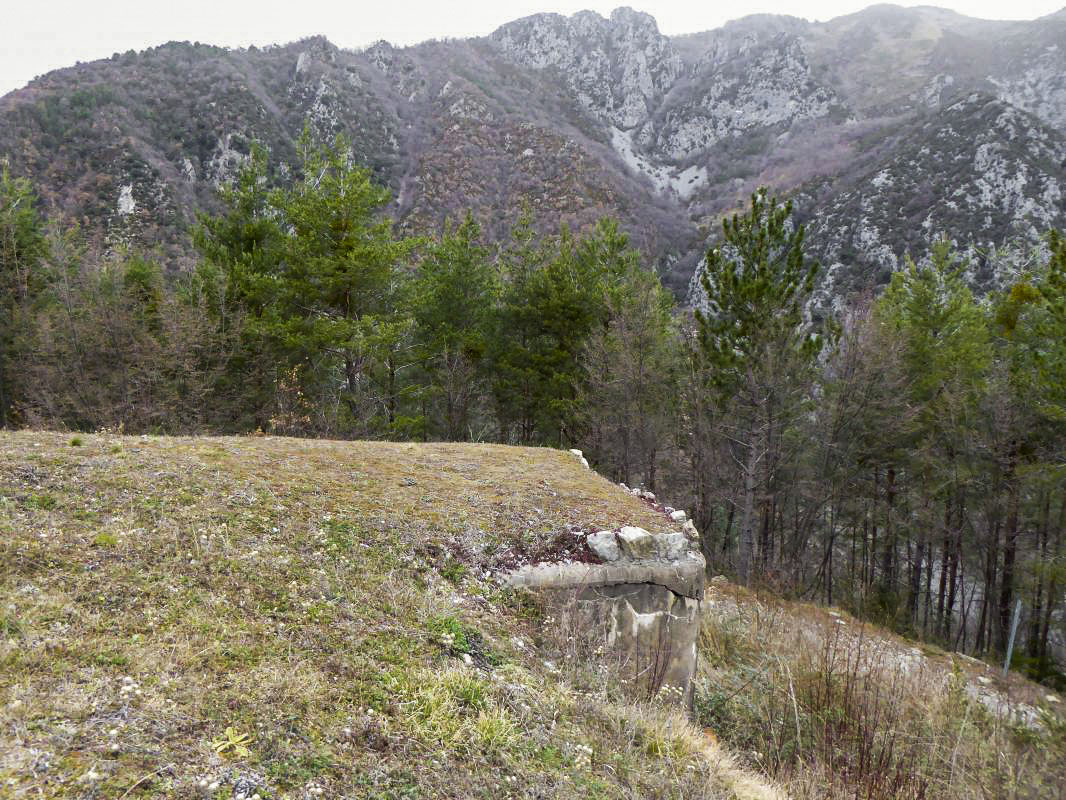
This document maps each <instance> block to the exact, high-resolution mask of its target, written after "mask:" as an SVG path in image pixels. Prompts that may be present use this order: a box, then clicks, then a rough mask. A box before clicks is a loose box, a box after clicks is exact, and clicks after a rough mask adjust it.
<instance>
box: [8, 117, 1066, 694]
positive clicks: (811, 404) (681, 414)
mask: <svg viewBox="0 0 1066 800" xmlns="http://www.w3.org/2000/svg"><path fill="white" fill-rule="evenodd" d="M300 153H301V163H300V165H299V168H298V169H296V170H295V171H294V172H295V177H294V178H290V179H288V180H286V181H276V180H275V177H276V170H275V168H274V167H273V166H272V165H271V164H270V162H269V159H268V157H267V155H266V154H265V153H264V151H262V150H261V149H258V148H254V149H253V151H252V154H251V157H250V159H249V160H248V162H247V163H246V165H245V166H244V168H243V169H242V170H241V171H240V173H239V174H238V175H237V176H236V177H235V179H234V181H233V182H232V183H231V184H230V185H228V186H226V187H225V188H223V189H222V190H221V208H222V210H221V211H220V212H219V213H217V214H210V215H207V214H205V215H201V216H200V218H199V221H198V224H197V226H196V228H195V231H194V235H193V241H194V243H195V246H196V249H197V252H198V255H199V259H198V266H197V267H196V268H195V269H194V270H191V271H188V272H183V273H179V274H172V273H169V272H168V271H166V270H165V269H164V267H163V265H161V264H160V263H158V260H156V259H154V258H153V257H152V255H151V254H150V253H142V252H136V251H133V250H122V251H118V252H98V251H96V250H94V249H93V248H92V247H91V246H90V245H89V244H87V242H86V240H85V238H84V237H83V236H82V235H81V234H80V232H79V231H78V230H77V228H76V227H74V226H70V225H64V224H63V223H62V222H61V221H58V220H49V219H45V218H44V217H43V216H42V214H41V211H40V208H39V205H38V203H37V202H36V198H35V196H34V193H33V189H32V186H31V185H30V183H29V182H28V181H26V180H25V179H21V178H15V177H12V176H11V175H10V174H9V173H8V170H7V169H6V168H5V169H4V170H3V173H2V176H0V306H2V307H0V314H2V316H0V426H3V427H17V426H30V427H37V426H39V427H59V428H65V429H72V430H101V429H107V430H115V431H125V432H159V433H249V432H256V431H262V432H267V433H272V434H280V435H294V436H321V437H332V438H384V439H403V440H457V441H497V442H505V443H511V444H530V445H547V446H556V447H558V446H577V447H581V448H582V449H583V450H584V451H585V452H586V454H587V455H588V457H589V459H590V461H592V463H593V465H594V466H595V467H596V469H598V470H599V471H600V472H601V473H603V474H605V475H607V476H609V477H611V478H613V479H614V480H617V481H622V482H625V483H627V484H629V485H631V486H638V485H639V486H642V487H645V488H647V489H649V490H651V491H655V492H658V493H659V494H660V495H662V497H663V498H664V499H666V500H667V501H669V502H671V503H672V504H673V505H676V506H683V507H686V508H690V509H691V510H692V512H693V515H694V517H695V519H696V522H697V525H698V527H699V528H700V530H701V531H702V532H703V536H702V546H703V549H704V552H705V555H706V556H707V559H708V563H709V565H710V568H711V569H713V570H715V571H724V572H730V573H731V574H735V575H737V576H738V577H739V578H740V579H742V580H744V581H747V582H751V583H757V584H764V585H765V584H769V585H772V586H773V587H774V588H776V589H777V590H778V591H781V592H784V593H787V594H791V595H797V596H804V597H816V598H820V599H822V600H824V601H825V602H828V603H830V604H837V605H841V606H844V607H847V608H849V609H851V610H853V611H854V612H855V613H857V614H859V615H861V616H864V617H868V618H874V619H877V620H878V621H880V622H883V623H885V624H888V625H890V626H892V627H894V628H895V629H897V630H900V631H903V632H907V633H910V634H912V635H917V636H922V637H925V638H928V639H931V640H935V641H938V642H940V643H941V644H943V645H945V646H947V647H950V648H953V649H958V650H963V651H966V652H971V653H975V654H977V655H980V656H990V657H991V656H999V655H1000V654H1002V652H1003V651H1004V649H1005V646H1006V639H1007V636H1008V634H1009V627H1010V614H1011V611H1012V609H1013V606H1014V604H1015V601H1016V600H1021V601H1022V603H1023V608H1024V614H1023V619H1024V625H1023V630H1022V632H1021V635H1020V641H1021V642H1022V645H1023V646H1022V647H1021V648H1020V652H1019V654H1018V656H1017V658H1018V663H1019V664H1020V665H1021V666H1024V667H1025V668H1026V669H1028V670H1029V671H1030V673H1031V674H1033V675H1035V676H1036V677H1038V678H1041V679H1048V680H1061V678H1062V675H1061V673H1059V672H1058V667H1057V666H1056V664H1055V659H1054V655H1055V652H1054V647H1055V643H1056V641H1057V642H1059V644H1060V646H1061V643H1062V639H1063V634H1064V631H1063V622H1062V605H1063V604H1062V600H1063V591H1064V585H1066V572H1064V566H1066V551H1064V546H1063V531H1064V528H1066V464H1064V458H1063V453H1064V443H1066V242H1064V240H1063V239H1062V238H1061V237H1060V236H1059V235H1058V234H1057V233H1055V232H1050V233H1049V235H1048V238H1047V241H1046V242H1045V244H1044V245H1043V246H1041V247H1039V248H1034V249H1032V250H1031V252H1028V253H1027V255H1028V258H1027V260H1023V261H1022V267H1021V268H1020V269H1016V270H1015V272H1014V276H1013V278H1012V279H1011V280H1010V281H1008V282H1007V285H1006V286H1005V287H1004V288H1003V290H1002V291H999V292H997V293H993V294H991V295H989V296H987V297H983V298H977V297H975V296H974V295H973V294H972V292H971V290H970V289H969V287H968V285H967V281H966V270H967V268H968V264H967V262H966V261H965V260H964V259H963V258H961V257H960V256H959V255H958V254H957V253H956V252H955V251H954V250H953V248H952V246H951V244H950V242H949V241H948V240H938V241H935V242H931V248H930V255H929V256H928V257H927V258H924V259H922V260H921V261H920V262H917V263H916V262H914V261H912V260H910V259H908V260H907V261H906V265H905V267H904V268H903V269H901V270H899V271H897V272H896V273H895V274H894V275H893V277H892V281H891V283H890V285H889V286H888V287H887V288H886V289H885V290H884V291H883V292H882V293H880V295H878V296H874V295H873V293H870V294H869V295H865V296H859V297H854V298H848V299H847V300H846V301H840V302H839V303H838V305H837V307H835V309H833V310H832V312H831V313H830V311H828V310H825V309H817V308H814V307H813V304H812V302H811V299H812V293H813V291H814V289H815V285H816V281H817V278H818V273H819V266H818V265H817V264H816V263H814V262H812V261H811V260H810V259H809V258H807V257H806V256H805V253H804V231H803V228H802V226H798V225H796V224H794V222H793V218H792V207H791V204H790V203H787V202H786V203H780V202H778V201H777V200H776V199H775V198H774V197H772V196H770V194H769V193H768V192H767V191H766V190H759V191H758V192H757V193H756V194H755V195H753V197H752V199H751V204H750V207H749V208H747V209H746V210H745V212H744V213H738V214H737V215H735V216H733V217H732V218H731V219H727V220H725V221H724V223H723V230H722V233H721V235H720V237H719V238H718V243H717V244H716V245H715V247H713V248H712V249H711V250H710V251H709V252H708V254H707V258H706V261H705V269H704V270H703V272H702V277H701V285H702V295H703V298H704V302H703V303H702V304H701V306H702V307H701V308H700V309H698V310H696V311H694V312H692V311H686V310H683V309H679V308H677V307H676V306H675V304H674V302H673V299H672V297H671V296H670V294H669V293H668V292H667V291H666V290H664V288H663V286H662V285H661V283H660V281H659V278H658V275H657V274H656V273H655V271H654V270H652V269H650V268H648V267H647V265H646V264H645V263H644V262H643V260H642V257H641V255H640V253H639V252H637V251H636V250H635V249H634V248H633V247H631V246H630V244H629V242H628V239H627V237H626V235H625V234H624V233H623V232H622V231H621V230H620V229H619V227H618V225H617V224H616V223H614V222H612V221H611V220H602V221H601V222H600V223H599V224H598V225H596V226H595V227H594V228H593V229H591V230H589V231H587V232H584V233H575V232H572V231H568V230H565V229H563V230H560V231H557V232H556V233H554V234H551V235H540V234H538V233H537V231H536V230H535V229H534V226H533V223H532V219H531V217H530V215H528V214H526V215H523V216H521V217H520V218H519V219H516V220H514V223H513V226H512V229H511V233H510V236H509V238H508V239H506V240H505V241H503V242H502V243H496V244H490V243H489V242H488V241H487V240H486V238H485V237H484V236H483V235H482V232H481V229H480V227H479V225H478V223H477V221H476V220H475V219H474V217H473V216H472V215H470V214H467V215H466V216H465V217H464V218H462V219H460V220H456V221H454V222H452V223H449V224H447V225H446V226H445V227H444V229H443V230H442V231H440V232H439V233H438V234H437V235H435V236H417V237H410V236H402V235H400V234H399V233H398V232H397V229H396V228H395V227H394V225H393V224H392V222H391V221H390V220H389V219H388V217H387V216H386V215H385V214H384V213H383V210H384V208H385V206H386V204H387V202H388V199H389V198H388V195H387V192H386V191H385V190H383V189H382V188H380V187H379V186H377V185H376V184H375V183H374V181H373V180H372V176H371V174H370V172H369V171H368V170H366V169H364V168H362V167H360V166H359V165H357V164H354V163H353V162H352V159H351V158H350V155H349V153H350V150H349V148H348V147H347V145H346V143H345V142H344V141H343V140H338V142H336V143H335V144H334V145H332V146H326V147H322V146H316V145H314V144H313V143H312V142H311V141H310V139H309V138H308V137H305V138H304V139H303V140H302V141H301V145H300ZM1016 255H1017V254H1012V263H1017V262H1018V259H1017V258H1016ZM993 257H995V256H994V255H993Z"/></svg>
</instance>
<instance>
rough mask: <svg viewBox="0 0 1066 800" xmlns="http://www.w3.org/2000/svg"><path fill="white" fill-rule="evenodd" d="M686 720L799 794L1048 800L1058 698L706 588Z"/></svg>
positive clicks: (968, 661) (745, 594)
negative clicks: (698, 660)
mask: <svg viewBox="0 0 1066 800" xmlns="http://www.w3.org/2000/svg"><path fill="white" fill-rule="evenodd" d="M701 648H702V649H701V653H702V655H703V656H704V660H703V664H702V675H701V677H700V679H699V682H698V687H697V690H696V717H697V720H698V721H699V722H700V723H701V724H703V725H705V726H707V729H708V732H709V733H710V734H712V735H714V736H715V737H717V738H719V739H720V740H721V741H722V742H723V744H728V745H729V746H730V747H731V748H732V749H733V750H734V751H735V752H737V753H738V754H740V756H741V759H742V763H744V764H745V765H747V766H748V767H749V768H751V769H758V770H761V771H762V772H763V773H764V774H766V775H768V776H772V777H774V778H775V779H777V780H779V781H780V782H781V783H782V784H783V786H784V788H785V790H786V791H787V792H788V794H789V795H790V796H793V797H797V798H886V799H887V798H930V800H931V799H932V798H1005V797H1011V798H1047V799H1048V800H1051V799H1052V798H1059V797H1061V796H1062V794H1061V792H1062V782H1063V778H1064V777H1066V773H1064V765H1066V717H1064V716H1063V711H1064V709H1063V704H1062V699H1061V698H1060V697H1059V696H1058V695H1057V694H1054V693H1052V692H1049V691H1048V690H1047V689H1046V688H1045V687H1041V686H1039V685H1037V684H1034V683H1031V682H1029V681H1027V680H1025V679H1024V678H1022V677H1021V676H1019V675H1018V674H1016V673H1011V674H1010V675H1009V677H1008V678H1006V679H1003V678H1001V677H1000V674H999V671H998V670H996V669H994V668H993V667H991V666H989V665H988V664H985V663H984V662H981V661H977V660H975V659H972V658H969V657H967V656H964V655H959V654H957V653H947V652H945V651H942V650H940V649H938V648H936V647H933V646H930V645H925V644H922V645H918V644H916V643H914V642H909V641H907V640H905V639H903V638H901V637H899V636H895V635H893V634H890V633H888V632H886V631H884V630H883V629H880V628H877V627H876V626H871V625H869V624H864V623H863V622H861V621H860V620H857V619H855V618H854V617H852V616H850V615H848V614H845V613H842V612H838V611H833V610H828V609H824V608H818V607H816V606H812V605H809V604H804V603H793V602H786V601H782V600H781V599H779V598H776V597H774V596H767V595H760V594H757V593H753V592H749V591H747V590H744V589H742V588H740V587H738V586H735V585H732V584H729V583H727V582H725V581H721V580H719V581H715V582H714V583H712V585H711V587H710V589H709V591H708V596H707V610H706V614H705V622H704V629H703V633H702V637H701Z"/></svg>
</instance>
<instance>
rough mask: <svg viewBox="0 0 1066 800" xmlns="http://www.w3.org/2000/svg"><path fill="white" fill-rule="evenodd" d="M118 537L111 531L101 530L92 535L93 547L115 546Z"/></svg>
mask: <svg viewBox="0 0 1066 800" xmlns="http://www.w3.org/2000/svg"><path fill="white" fill-rule="evenodd" d="M117 546H118V537H117V536H115V534H113V533H108V532H107V531H101V532H100V533H98V534H96V536H94V537H93V547H117Z"/></svg>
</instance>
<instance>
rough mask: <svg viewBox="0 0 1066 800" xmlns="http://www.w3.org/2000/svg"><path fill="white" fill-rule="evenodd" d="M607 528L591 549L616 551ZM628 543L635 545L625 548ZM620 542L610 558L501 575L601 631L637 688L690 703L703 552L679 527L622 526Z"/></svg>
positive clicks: (590, 628) (586, 628)
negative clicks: (667, 530) (665, 530)
mask: <svg viewBox="0 0 1066 800" xmlns="http://www.w3.org/2000/svg"><path fill="white" fill-rule="evenodd" d="M610 533H611V532H609V531H598V532H597V533H595V534H592V535H591V536H590V537H589V538H590V542H589V544H590V547H592V549H593V552H603V551H605V550H606V551H608V552H610V553H611V555H612V556H614V554H615V552H616V551H615V549H614V548H613V547H611V545H612V542H611V539H610ZM645 537H647V538H645ZM648 540H651V541H648ZM631 543H636V544H637V546H636V547H627V544H631ZM618 544H619V545H621V548H620V550H621V552H620V554H619V555H617V556H615V559H616V560H613V561H611V562H610V563H603V564H584V563H578V562H565V563H541V564H531V565H528V566H525V567H522V568H521V569H518V570H515V571H513V572H510V573H508V574H507V575H505V576H504V582H505V583H506V584H507V585H510V586H512V587H515V588H526V589H530V590H533V591H536V592H538V593H543V594H544V595H546V596H547V597H548V598H549V600H550V601H551V602H552V603H553V604H554V605H555V606H557V608H558V610H559V612H560V614H561V615H562V616H564V617H566V618H567V623H568V624H571V625H577V626H579V627H580V629H581V630H583V631H585V632H586V633H587V634H591V635H592V636H594V637H598V636H602V640H603V644H604V645H605V646H606V647H607V648H608V650H609V651H610V652H612V653H613V654H615V655H616V656H618V657H619V658H620V663H621V664H623V665H624V669H625V670H626V671H627V672H628V673H629V677H628V679H629V680H630V681H631V683H632V684H634V685H635V686H636V687H638V688H639V689H640V690H641V691H642V692H646V693H647V694H649V695H654V694H661V696H663V697H665V698H668V699H672V700H677V701H680V702H682V703H684V704H686V705H688V704H689V703H690V702H691V697H692V679H693V677H694V676H695V674H696V640H697V637H698V636H699V629H700V605H701V602H702V599H703V590H704V585H705V569H706V564H705V562H704V560H703V556H702V555H700V554H699V553H698V552H696V551H695V549H692V548H695V547H697V546H698V545H695V544H693V543H691V542H689V540H688V539H687V537H686V536H685V535H684V534H683V533H673V534H657V535H655V534H649V533H647V532H646V531H641V530H640V529H631V528H627V529H623V531H622V533H621V534H619V535H618ZM635 553H640V554H642V555H643V554H647V555H649V556H650V557H634V554H635Z"/></svg>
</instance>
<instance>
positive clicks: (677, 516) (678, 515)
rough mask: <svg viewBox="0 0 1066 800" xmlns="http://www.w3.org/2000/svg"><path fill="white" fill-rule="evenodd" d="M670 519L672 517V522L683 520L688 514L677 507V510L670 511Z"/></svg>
mask: <svg viewBox="0 0 1066 800" xmlns="http://www.w3.org/2000/svg"><path fill="white" fill-rule="evenodd" d="M670 519H672V520H673V521H674V522H684V521H685V520H686V519H688V514H686V513H685V512H684V511H682V510H681V509H678V510H677V511H671V512H670Z"/></svg>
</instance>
